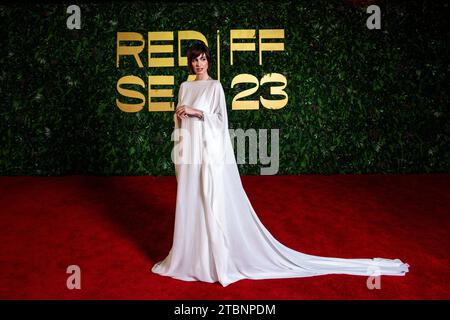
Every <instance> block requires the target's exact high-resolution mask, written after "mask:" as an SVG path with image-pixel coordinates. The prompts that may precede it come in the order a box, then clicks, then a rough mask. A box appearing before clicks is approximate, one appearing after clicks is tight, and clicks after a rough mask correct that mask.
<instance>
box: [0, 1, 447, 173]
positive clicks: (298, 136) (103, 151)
mask: <svg viewBox="0 0 450 320" xmlns="http://www.w3.org/2000/svg"><path fill="white" fill-rule="evenodd" d="M70 4H71V3H67V4H66V5H64V4H58V5H56V4H34V5H33V4H26V5H25V4H24V5H4V6H1V7H0V25H1V30H2V34H3V36H2V39H3V41H5V40H6V43H5V42H4V43H3V45H2V46H1V48H0V50H1V52H0V53H1V54H0V60H1V65H2V70H1V73H0V77H1V83H2V85H1V90H2V92H1V97H2V103H1V123H0V129H1V136H0V143H1V157H0V173H1V174H2V175H69V174H96V175H173V174H174V168H173V164H172V162H171V157H170V154H171V150H172V146H173V142H172V141H171V139H170V136H171V132H172V129H173V122H172V113H171V112H148V110H147V108H144V110H142V111H141V112H138V113H134V114H131V113H124V112H122V111H121V110H120V109H118V108H117V107H116V106H115V99H116V97H119V95H118V93H117V92H116V88H115V86H116V83H117V80H118V79H119V78H120V77H121V76H122V75H130V74H132V75H136V76H139V77H141V78H142V79H146V75H151V74H158V75H165V74H167V75H174V76H175V83H176V85H175V89H174V94H175V98H174V101H175V102H176V94H177V92H178V86H179V84H180V83H181V82H182V81H184V80H185V79H186V78H187V76H188V71H187V68H186V67H178V66H176V67H174V68H158V69H156V68H155V69H151V68H143V69H139V68H138V67H137V65H136V64H135V63H134V62H133V61H132V60H131V59H129V60H128V61H125V63H123V64H122V63H121V68H119V69H117V68H116V66H115V62H116V61H115V55H116V48H115V45H116V33H117V32H118V31H133V32H140V33H142V34H143V35H144V37H145V39H146V38H147V37H146V33H147V32H148V31H175V32H176V31H179V30H197V31H200V32H202V33H203V34H204V35H205V36H206V37H207V39H208V41H209V45H210V47H211V50H212V54H213V60H214V61H215V57H216V56H217V52H216V46H215V43H216V38H215V37H216V31H217V30H220V33H221V79H220V80H221V82H222V84H223V86H224V88H225V94H226V96H227V103H228V110H229V111H228V113H229V122H230V128H242V129H244V130H246V129H249V128H255V129H258V128H262V129H269V132H270V129H272V128H274V129H275V128H278V129H280V168H279V172H278V174H303V173H323V174H331V173H375V172H379V173H397V172H401V173H407V172H448V169H449V163H450V161H449V148H448V145H449V143H450V141H449V121H448V120H449V118H448V105H449V94H448V90H447V89H448V84H449V81H448V80H449V79H448V76H449V65H448V62H447V59H448V57H449V56H450V52H449V41H448V29H446V24H445V22H446V19H447V16H446V14H445V10H443V7H442V6H443V5H441V4H438V3H437V2H433V1H429V2H420V3H418V4H417V3H414V2H412V1H384V2H379V5H380V7H381V10H382V28H381V30H369V29H368V28H367V27H366V19H367V17H368V16H369V14H367V13H366V7H364V6H354V5H351V4H349V3H348V2H345V1H324V0H321V1H277V2H272V1H270V2H269V1H267V2H258V3H255V2H254V1H237V2H233V4H232V5H228V4H227V2H225V1H223V2H212V3H209V2H200V3H188V2H180V3H169V4H164V3H150V4H149V3H145V2H113V3H110V4H106V3H103V4H95V3H86V4H80V8H81V13H82V20H81V21H82V25H81V27H82V28H81V30H69V29H67V28H66V18H67V16H68V14H67V13H66V8H67V6H68V5H70ZM199 12H201V14H199ZM271 28H274V29H279V28H282V29H285V37H286V38H285V40H284V42H285V51H284V52H273V53H264V64H263V65H262V66H259V65H258V54H257V53H255V52H243V53H237V54H236V56H235V61H234V65H233V66H230V63H229V30H230V29H271ZM175 39H176V38H175ZM174 45H175V49H176V48H177V46H176V42H175V43H174ZM183 54H185V51H183ZM175 56H176V55H175ZM142 58H143V61H144V62H147V59H146V58H145V54H143V55H142ZM175 61H176V65H177V60H176V59H175ZM144 65H145V63H144ZM270 72H278V73H282V74H284V75H285V76H286V77H287V79H288V85H287V88H286V92H287V93H288V95H289V103H288V105H287V106H286V107H285V108H283V109H281V110H269V109H265V108H263V107H261V109H260V110H258V111H241V110H239V111H238V110H235V111H232V110H231V108H230V106H231V100H232V98H233V97H234V96H235V95H236V94H237V93H238V92H240V91H242V90H243V89H245V88H246V87H245V86H238V87H236V88H233V89H231V88H230V87H231V86H230V83H231V80H232V78H233V77H234V76H235V75H237V74H240V73H250V74H252V75H254V76H256V77H257V78H258V79H261V77H262V76H263V75H264V74H266V73H270ZM210 74H211V75H212V76H213V77H214V78H217V75H216V69H215V68H214V69H213V70H212V72H211V73H210ZM143 92H144V93H145V91H144V90H143ZM259 94H261V95H262V96H263V97H265V98H268V99H270V98H271V97H270V94H269V92H268V88H266V87H264V86H263V87H261V88H260V91H259V92H258V95H259ZM251 98H252V99H254V98H255V97H251ZM256 98H257V96H256ZM239 169H240V172H241V174H258V173H259V169H260V165H249V164H243V165H240V166H239Z"/></svg>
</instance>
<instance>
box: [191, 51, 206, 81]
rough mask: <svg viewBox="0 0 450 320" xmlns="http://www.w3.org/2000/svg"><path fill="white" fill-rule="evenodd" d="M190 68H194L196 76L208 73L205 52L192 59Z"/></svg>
mask: <svg viewBox="0 0 450 320" xmlns="http://www.w3.org/2000/svg"><path fill="white" fill-rule="evenodd" d="M192 69H194V71H195V74H196V75H197V76H202V75H203V74H207V73H208V59H206V55H205V53H202V54H200V55H199V56H198V57H197V58H195V59H193V60H192Z"/></svg>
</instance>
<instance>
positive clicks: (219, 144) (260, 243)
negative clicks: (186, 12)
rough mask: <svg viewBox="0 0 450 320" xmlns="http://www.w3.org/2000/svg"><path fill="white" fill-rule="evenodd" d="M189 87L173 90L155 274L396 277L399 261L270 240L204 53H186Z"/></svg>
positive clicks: (200, 49) (403, 268)
mask: <svg viewBox="0 0 450 320" xmlns="http://www.w3.org/2000/svg"><path fill="white" fill-rule="evenodd" d="M187 55H188V65H189V70H190V72H191V73H192V74H193V73H194V72H195V74H196V79H195V80H194V81H185V82H183V83H182V84H181V85H180V89H179V93H178V104H177V108H176V112H175V114H174V122H175V130H174V133H173V136H172V140H174V141H175V143H174V149H173V151H172V160H173V161H174V164H175V172H176V178H177V200H176V213H175V226H174V232H173V244H172V248H171V249H170V251H169V253H168V255H167V257H166V258H165V259H164V260H162V261H160V262H157V263H156V264H155V265H154V266H153V267H152V269H151V270H152V271H153V272H154V273H157V274H160V275H164V276H169V277H172V278H176V279H180V280H185V281H205V282H211V283H212V282H217V281H218V282H219V283H220V284H221V285H222V286H224V287H225V286H227V285H229V284H230V283H233V282H236V281H238V280H240V279H275V278H296V277H309V276H318V275H325V274H350V275H361V276H379V275H393V276H403V275H405V274H406V272H408V267H409V265H408V264H406V263H403V262H402V261H401V260H399V259H383V258H374V259H343V258H332V257H321V256H314V255H308V254H304V253H301V252H298V251H295V250H293V249H290V248H288V247H286V246H285V245H283V244H282V243H280V242H279V241H278V240H276V239H275V238H274V237H273V236H272V235H271V234H270V232H269V231H268V230H267V229H266V228H265V227H264V225H263V224H262V223H261V221H260V220H259V218H258V216H257V215H256V212H255V211H254V210H253V207H252V205H251V203H250V201H249V199H248V197H247V194H246V193H245V191H244V188H243V185H242V183H241V178H240V175H239V171H238V167H237V164H236V160H235V156H234V151H233V147H232V144H231V139H230V136H229V132H228V116H227V108H226V100H225V94H224V90H223V87H222V84H221V83H220V82H219V81H218V80H212V79H211V78H210V77H209V75H208V71H209V66H210V55H209V49H208V47H206V46H205V45H204V44H203V43H198V44H196V45H194V46H192V47H190V48H189V50H188V52H187Z"/></svg>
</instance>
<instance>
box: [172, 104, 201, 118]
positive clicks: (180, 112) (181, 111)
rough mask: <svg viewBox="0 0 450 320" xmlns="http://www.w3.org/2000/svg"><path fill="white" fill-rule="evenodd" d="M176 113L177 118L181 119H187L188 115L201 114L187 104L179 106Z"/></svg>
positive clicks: (196, 115) (195, 115)
mask: <svg viewBox="0 0 450 320" xmlns="http://www.w3.org/2000/svg"><path fill="white" fill-rule="evenodd" d="M175 113H176V115H177V118H178V119H180V120H183V119H186V118H188V117H198V115H199V112H198V110H196V109H194V108H192V107H189V106H186V105H182V106H180V107H178V108H177V110H176V111H175Z"/></svg>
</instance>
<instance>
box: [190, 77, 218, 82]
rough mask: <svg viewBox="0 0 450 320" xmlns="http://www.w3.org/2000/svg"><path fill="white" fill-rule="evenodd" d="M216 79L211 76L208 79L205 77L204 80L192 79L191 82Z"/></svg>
mask: <svg viewBox="0 0 450 320" xmlns="http://www.w3.org/2000/svg"><path fill="white" fill-rule="evenodd" d="M211 80H214V79H213V78H211V77H209V78H208V79H204V80H192V81H191V82H197V81H211Z"/></svg>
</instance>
